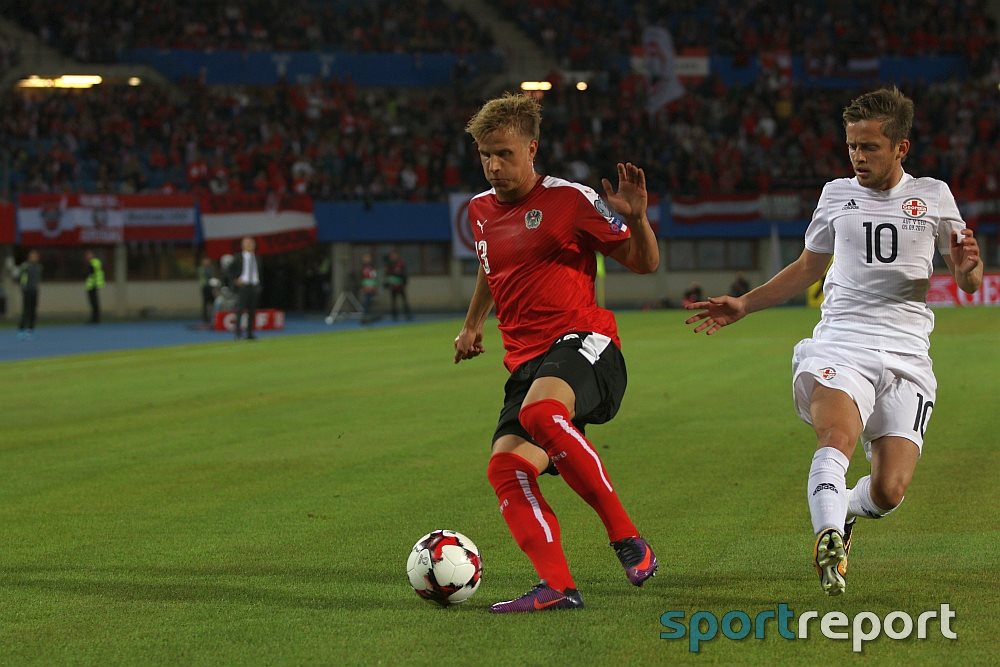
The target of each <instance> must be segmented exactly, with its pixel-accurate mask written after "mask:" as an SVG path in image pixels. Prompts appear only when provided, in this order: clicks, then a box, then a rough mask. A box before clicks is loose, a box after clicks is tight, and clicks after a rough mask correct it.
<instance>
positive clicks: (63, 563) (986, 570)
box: [0, 308, 1000, 665]
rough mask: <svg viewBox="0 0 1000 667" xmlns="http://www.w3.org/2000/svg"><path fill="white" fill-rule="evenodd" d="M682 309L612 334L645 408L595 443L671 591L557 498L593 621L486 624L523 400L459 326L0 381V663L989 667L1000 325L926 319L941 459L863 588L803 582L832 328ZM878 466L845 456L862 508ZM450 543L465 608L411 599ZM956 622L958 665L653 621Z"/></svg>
mask: <svg viewBox="0 0 1000 667" xmlns="http://www.w3.org/2000/svg"><path fill="white" fill-rule="evenodd" d="M684 317H685V314H684V313H683V312H681V311H658V312H650V313H640V312H627V313H622V314H620V316H619V321H620V328H621V334H622V338H623V340H624V352H625V357H626V359H627V361H628V363H629V368H630V377H629V390H628V393H627V394H626V398H625V402H624V405H623V407H622V410H621V412H620V413H619V415H618V417H617V418H616V419H615V420H614V421H613V422H612V423H610V424H607V425H604V426H599V427H591V428H590V429H589V430H588V434H589V435H590V436H591V438H592V440H593V441H594V442H595V444H596V445H597V446H598V447H599V448H600V452H601V454H602V456H603V457H604V460H605V462H606V464H607V466H608V469H609V471H610V473H611V476H612V479H613V480H614V481H615V483H616V486H617V488H618V490H619V492H620V494H621V496H622V498H623V501H624V502H625V505H626V507H627V508H628V509H629V511H630V512H631V514H632V516H633V519H634V520H635V522H636V523H637V525H638V526H639V527H640V529H641V530H642V531H643V533H644V535H646V536H647V537H648V539H649V540H650V542H651V543H652V544H653V545H654V547H655V548H656V549H657V552H658V554H659V557H660V559H661V563H662V567H661V570H660V573H659V575H658V576H657V577H656V578H655V579H653V580H651V582H650V583H648V584H647V586H646V587H645V588H643V589H634V588H632V587H631V586H629V585H628V582H627V581H626V579H625V577H624V575H623V573H622V572H621V569H620V566H619V565H618V562H617V560H616V559H615V557H614V553H613V552H612V550H611V549H610V548H609V547H608V546H607V540H606V535H605V534H604V532H603V529H602V527H601V525H600V522H599V521H598V519H597V517H596V515H594V514H593V513H592V512H591V510H590V509H589V508H588V507H587V506H586V505H584V503H583V502H582V501H580V500H579V499H578V498H576V497H575V496H574V495H573V494H572V492H571V491H570V490H569V489H568V488H567V487H566V486H565V484H564V483H563V482H562V481H561V480H559V479H555V478H549V477H545V478H543V480H542V488H543V491H544V492H545V494H546V496H547V498H548V499H549V501H550V502H551V504H552V505H553V507H554V508H555V510H556V512H557V514H558V515H559V518H560V520H561V523H562V528H563V540H564V545H565V548H566V551H567V554H568V556H569V560H570V564H571V567H572V568H573V572H574V575H575V577H576V579H577V582H578V585H579V587H580V589H581V592H582V594H583V596H584V599H585V601H586V604H587V608H586V609H585V610H582V611H579V612H557V613H547V614H530V615H526V616H518V617H493V616H491V615H489V614H488V613H487V612H486V610H487V608H488V606H489V604H490V603H491V602H494V601H496V600H499V599H508V598H509V597H511V596H514V595H518V594H520V593H522V592H524V591H525V590H527V589H528V588H530V587H531V585H532V584H534V583H535V579H534V573H533V571H532V570H531V567H530V564H529V563H528V561H527V559H526V558H524V556H523V555H522V554H521V553H520V552H519V551H518V550H517V548H516V547H515V545H514V544H513V542H512V540H511V539H510V537H509V536H508V534H507V530H506V527H505V526H504V525H503V522H502V520H501V518H500V517H499V515H498V513H497V510H496V501H495V497H494V496H493V493H492V490H491V489H490V487H489V485H488V483H487V481H486V475H485V469H486V461H487V456H488V439H489V437H490V435H491V433H492V430H493V428H494V426H495V419H496V415H497V412H498V410H499V407H500V403H501V397H502V385H503V382H504V380H505V378H506V374H505V372H504V370H503V368H502V366H501V363H500V358H501V348H500V343H499V337H498V334H497V332H496V329H495V323H494V322H493V321H491V322H490V323H489V325H488V334H487V339H486V346H487V354H486V355H485V356H483V357H480V358H478V359H475V360H473V361H471V362H465V363H463V364H461V365H459V366H455V365H453V363H452V348H451V341H452V339H453V337H454V335H455V334H456V333H457V330H458V327H459V320H457V319H456V320H451V321H445V322H438V323H431V324H420V325H414V326H406V327H397V328H381V329H375V330H364V331H362V330H358V331H349V332H339V333H330V334H322V335H314V336H301V337H286V338H273V339H270V340H268V339H265V340H262V341H259V342H258V343H256V344H239V345H237V344H233V343H231V342H227V343H224V344H223V343H218V344H206V345H200V346H190V347H176V348H164V349H155V350H143V351H129V352H120V353H108V354H94V355H84V356H77V357H65V358H55V359H44V360H36V361H27V362H16V363H7V364H3V365H2V366H0V371H2V378H3V379H2V382H0V405H2V406H3V412H2V414H3V424H2V427H0V428H2V430H0V433H2V435H0V526H2V528H0V534H2V545H0V663H2V664H12V665H22V664H38V665H54V664H93V665H111V664H135V665H157V664H163V665H167V664H170V665H174V664H192V665H210V664H220V665H236V664H268V665H283V664H288V665H306V664H325V665H343V664H365V665H368V664H384V665H397V664H407V665H408V664H422V665H434V664H455V665H458V664H462V665H476V664H483V665H535V664H538V665H541V664H545V665H552V664H586V665H590V664H593V665H614V664H673V663H678V662H685V661H688V660H690V661H692V662H700V663H701V664H733V663H752V664H760V663H769V664H772V665H779V664H780V665H786V664H808V665H816V664H821V661H822V662H823V663H826V664H837V665H841V664H852V663H853V662H854V661H855V660H865V659H868V660H871V659H874V660H876V661H877V662H878V663H879V664H960V663H964V664H985V663H987V662H992V661H995V660H996V655H997V652H998V650H1000V640H998V636H1000V621H998V613H1000V604H998V602H997V591H998V583H1000V579H998V561H997V554H998V553H1000V552H998V547H997V544H998V543H1000V519H998V515H1000V512H998V504H997V493H998V482H1000V456H998V449H997V440H998V435H997V433H998V426H1000V419H998V417H997V412H996V410H997V397H998V396H1000V379H998V378H1000V355H998V354H997V347H996V341H997V323H998V321H1000V320H998V318H1000V313H997V312H996V311H993V310H990V309H978V310H977V309H964V310H962V309H956V310H943V311H939V312H938V326H937V330H936V332H935V333H934V335H933V339H932V341H933V347H932V355H933V356H934V359H935V370H936V372H937V376H938V381H939V385H940V387H939V392H938V400H937V405H936V408H935V410H934V413H933V419H932V420H931V424H930V427H929V429H928V434H927V444H926V448H925V456H924V459H923V460H922V462H921V463H920V465H919V466H918V468H917V473H916V476H915V479H914V482H913V485H912V487H911V488H910V491H909V497H907V499H906V502H905V503H904V504H903V505H902V507H901V508H900V509H899V510H898V511H897V512H896V513H895V514H894V515H893V516H892V517H890V518H888V519H886V520H884V521H881V522H878V523H875V522H865V523H863V524H862V525H861V526H860V527H859V528H858V529H857V532H856V535H857V537H856V542H855V551H854V554H853V556H852V560H851V569H850V576H849V580H848V591H847V593H846V594H845V595H844V596H842V597H840V598H827V597H825V596H824V595H823V594H822V593H821V591H820V588H819V584H818V582H817V580H816V577H815V575H814V573H813V571H812V568H811V565H810V557H811V549H812V538H811V535H810V533H811V531H810V527H809V520H808V513H807V507H806V503H805V483H806V481H805V475H806V472H807V470H808V466H809V460H810V456H811V452H812V450H813V447H814V443H813V437H812V434H811V430H810V429H809V428H808V427H807V426H806V425H804V424H802V423H801V422H800V421H799V420H798V418H797V417H796V416H795V414H794V411H793V409H792V405H791V391H790V387H789V384H790V383H789V370H790V361H789V360H790V355H791V348H792V346H793V344H794V343H795V342H796V341H797V340H798V339H800V338H803V337H806V336H808V335H809V333H810V331H811V328H812V326H813V324H814V323H815V320H816V317H817V313H816V311H809V310H805V309H797V308H789V309H778V310H772V311H767V312H764V313H759V314H756V315H754V316H752V317H751V318H749V319H748V320H746V321H745V322H742V323H740V324H739V325H737V326H735V327H732V328H730V329H726V330H724V331H723V332H721V333H720V334H718V335H717V336H714V337H712V338H705V337H704V336H696V335H694V334H692V333H691V332H690V331H689V330H688V328H687V327H685V326H684V325H683V319H684ZM867 469H868V466H867V463H866V462H865V460H864V457H863V454H862V453H861V452H860V448H859V452H858V454H857V455H856V457H855V459H854V462H853V466H852V469H851V471H850V473H849V482H851V483H853V481H854V480H855V479H856V478H857V477H859V476H861V475H862V474H864V473H865V472H866V471H867ZM434 528H450V529H454V530H458V531H461V532H463V533H465V534H467V535H468V536H469V537H471V538H472V539H473V540H474V541H475V542H476V543H477V544H478V545H479V547H480V549H481V550H482V553H483V560H484V564H485V569H484V577H483V584H482V586H481V588H480V590H479V591H478V592H477V593H476V595H475V596H474V597H473V598H472V599H471V600H470V601H469V602H468V603H467V604H465V605H463V606H461V607H456V608H452V609H446V610H441V609H438V608H436V607H434V606H432V605H430V604H428V603H426V602H424V601H422V600H420V599H419V598H418V597H417V596H416V595H415V594H414V593H413V592H412V591H411V590H410V588H409V586H408V584H407V580H406V576H405V572H404V570H405V567H404V565H405V561H406V557H407V554H408V552H409V549H410V547H411V546H412V544H413V542H414V541H415V540H416V539H417V538H418V537H420V536H421V535H423V534H424V533H426V532H428V531H430V530H432V529H434ZM779 603H786V604H787V605H789V607H791V608H792V609H793V610H794V611H795V612H796V613H797V614H798V613H801V612H802V611H806V610H817V611H818V612H819V614H820V615H822V614H824V613H826V612H828V611H831V610H840V611H843V612H844V613H845V614H847V615H848V617H853V616H854V615H855V614H857V613H859V612H862V611H871V612H875V613H877V614H878V615H879V616H884V615H885V614H886V613H888V612H890V611H893V610H902V611H906V612H908V613H910V614H911V615H912V616H913V617H914V618H915V617H916V615H917V614H919V613H920V612H921V611H924V610H932V609H937V608H938V607H939V606H940V605H941V604H942V603H948V604H949V605H950V606H951V608H952V609H953V610H954V611H955V612H956V618H955V620H954V621H953V622H952V629H953V630H955V631H956V632H957V633H958V639H957V640H953V641H952V640H948V639H945V638H943V637H942V636H941V634H940V632H939V631H938V630H937V628H938V625H937V624H936V623H932V625H931V632H930V637H929V638H928V639H925V640H918V639H916V638H913V637H911V638H910V639H906V640H899V641H892V640H889V639H886V638H885V637H882V638H880V639H878V640H876V641H873V642H871V643H869V644H867V645H866V647H865V649H864V654H863V656H858V655H856V654H854V653H853V652H852V651H851V643H850V641H849V640H831V639H827V638H825V637H823V636H822V635H821V634H820V632H819V629H818V624H817V623H814V624H813V626H812V628H811V635H810V638H809V639H808V640H795V641H789V640H786V639H782V638H781V637H780V636H779V634H778V633H777V632H776V630H775V629H774V626H773V624H771V625H769V629H768V633H767V635H766V637H765V638H764V639H755V638H754V637H753V634H751V636H750V637H748V638H747V639H744V640H742V641H734V640H730V639H726V638H724V637H722V635H721V634H720V635H719V636H718V637H717V638H716V639H714V640H711V641H707V642H705V643H703V644H702V645H701V647H700V648H701V650H700V653H699V654H698V655H694V654H692V653H690V652H689V650H688V642H687V640H664V639H661V638H660V632H661V631H663V630H664V629H665V628H664V627H663V626H661V624H660V618H661V614H663V613H664V612H666V611H669V610H679V611H683V612H684V613H685V614H686V616H687V618H689V617H690V615H691V614H692V613H694V612H696V611H699V610H707V611H711V612H713V613H714V614H716V615H717V616H719V617H721V616H722V615H723V614H724V613H725V612H727V611H730V610H743V611H746V612H747V613H748V614H750V615H751V616H753V615H754V614H756V613H757V612H760V611H763V610H768V609H771V610H773V609H775V608H776V605H778V604H779Z"/></svg>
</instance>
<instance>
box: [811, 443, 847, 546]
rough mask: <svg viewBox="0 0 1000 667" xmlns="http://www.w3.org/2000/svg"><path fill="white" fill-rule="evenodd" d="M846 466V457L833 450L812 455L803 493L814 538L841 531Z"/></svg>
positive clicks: (845, 489)
mask: <svg viewBox="0 0 1000 667" xmlns="http://www.w3.org/2000/svg"><path fill="white" fill-rule="evenodd" d="M849 464H850V461H848V459H847V457H846V456H844V454H843V453H842V452H840V450H838V449H834V448H833V447H821V448H820V449H817V450H816V453H815V454H814V455H813V460H812V467H811V468H809V488H808V490H807V494H808V500H809V514H810V515H811V517H812V525H813V532H814V533H815V534H817V535H818V534H820V533H821V532H823V531H824V530H826V529H827V528H836V529H837V530H838V531H843V530H844V522H845V521H846V520H847V466H848V465H849Z"/></svg>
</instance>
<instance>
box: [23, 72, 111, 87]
mask: <svg viewBox="0 0 1000 667" xmlns="http://www.w3.org/2000/svg"><path fill="white" fill-rule="evenodd" d="M103 80H104V79H102V78H101V77H100V76H98V75H96V74H63V75H62V76H57V77H54V78H52V77H41V76H38V75H37V74H32V75H31V76H29V77H28V78H27V79H21V80H20V81H18V82H17V87H18V88H91V87H93V86H96V85H97V84H99V83H101V82H102V81H103Z"/></svg>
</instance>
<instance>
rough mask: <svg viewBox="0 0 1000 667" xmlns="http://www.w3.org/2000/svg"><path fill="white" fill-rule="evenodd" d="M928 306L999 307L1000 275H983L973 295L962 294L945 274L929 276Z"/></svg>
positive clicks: (952, 280)
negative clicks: (981, 282) (981, 281)
mask: <svg viewBox="0 0 1000 667" xmlns="http://www.w3.org/2000/svg"><path fill="white" fill-rule="evenodd" d="M927 305H929V306H1000V273H984V274H983V284H982V285H980V286H979V289H978V290H976V293H975V294H967V293H965V292H963V291H962V290H961V289H960V288H959V287H958V285H956V284H955V279H954V278H952V277H951V276H950V275H948V274H946V273H941V274H935V275H933V276H931V286H930V289H929V290H928V291H927Z"/></svg>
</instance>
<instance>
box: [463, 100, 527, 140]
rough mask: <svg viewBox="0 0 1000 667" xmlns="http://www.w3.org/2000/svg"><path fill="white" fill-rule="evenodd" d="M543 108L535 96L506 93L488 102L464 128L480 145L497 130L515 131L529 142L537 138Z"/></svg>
mask: <svg viewBox="0 0 1000 667" xmlns="http://www.w3.org/2000/svg"><path fill="white" fill-rule="evenodd" d="M541 124H542V105H541V104H539V103H538V101H537V100H536V99H535V98H533V97H528V96H527V95H522V94H520V93H504V94H503V95H501V96H500V97H495V98H493V99H492V100H490V101H488V102H487V103H486V104H484V105H483V106H482V107H480V109H479V111H477V112H476V113H475V115H474V116H472V118H471V119H470V120H469V122H468V123H467V124H466V126H465V131H466V132H468V133H469V134H471V135H472V138H473V139H475V140H476V142H477V143H478V142H479V141H480V140H482V139H484V138H485V137H486V136H487V135H489V134H491V133H492V132H496V131H497V130H512V131H514V132H517V133H518V134H521V135H522V136H524V137H527V138H528V139H535V140H537V139H538V135H539V128H540V126H541Z"/></svg>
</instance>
